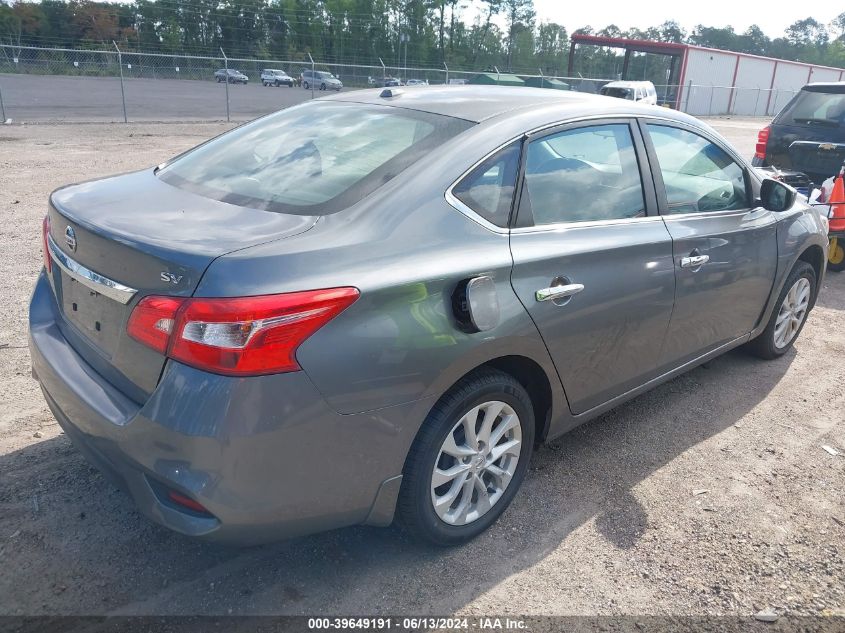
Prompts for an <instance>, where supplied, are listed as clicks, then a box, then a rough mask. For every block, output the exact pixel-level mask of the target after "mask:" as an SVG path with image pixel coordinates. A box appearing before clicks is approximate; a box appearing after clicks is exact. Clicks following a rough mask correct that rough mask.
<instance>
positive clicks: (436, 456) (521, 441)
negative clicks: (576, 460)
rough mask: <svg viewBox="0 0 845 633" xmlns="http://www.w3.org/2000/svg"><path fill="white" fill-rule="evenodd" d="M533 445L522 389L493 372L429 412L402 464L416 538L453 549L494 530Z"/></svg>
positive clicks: (402, 501) (464, 384)
mask: <svg viewBox="0 0 845 633" xmlns="http://www.w3.org/2000/svg"><path fill="white" fill-rule="evenodd" d="M533 445H534V414H533V409H532V406H531V399H530V398H529V396H528V393H527V392H526V391H525V388H524V387H523V386H522V385H521V384H520V383H519V382H517V381H516V380H515V379H514V378H513V377H512V376H509V375H508V374H505V373H502V372H500V371H495V370H482V371H478V372H475V373H473V374H470V375H469V376H467V377H466V378H464V379H462V380H461V381H460V382H459V383H458V384H457V385H455V386H454V387H453V388H452V389H451V390H450V391H449V392H448V393H447V394H446V395H445V396H443V398H441V399H440V401H439V402H438V403H437V405H435V407H434V408H433V409H432V411H431V413H430V414H429V415H428V418H426V421H425V422H424V423H423V426H422V428H421V429H420V432H419V434H418V436H417V438H416V440H414V444H413V446H412V447H411V451H410V452H409V454H408V458H407V460H406V462H405V469H404V473H403V478H402V487H401V490H400V493H399V502H398V507H397V512H398V519H399V522H400V523H401V524H402V525H403V527H405V528H406V529H407V530H408V531H409V532H410V533H412V534H413V535H414V536H417V537H419V538H421V539H424V540H427V541H429V542H431V543H434V544H437V545H454V544H458V543H462V542H464V541H467V540H469V539H472V538H474V537H475V536H477V535H478V534H480V533H481V532H483V531H484V530H486V529H487V528H488V527H490V526H491V525H492V524H493V523H494V522H495V521H496V520H497V519H498V518H499V516H501V514H502V513H503V512H504V511H505V510H506V509H507V507H508V505H509V504H510V502H511V501H512V500H513V497H514V496H515V495H516V492H517V490H518V489H519V486H520V485H521V484H522V480H523V479H524V478H525V473H526V471H527V470H528V461H529V458H530V457H531V451H532V449H533Z"/></svg>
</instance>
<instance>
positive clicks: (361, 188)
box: [158, 101, 472, 215]
mask: <svg viewBox="0 0 845 633" xmlns="http://www.w3.org/2000/svg"><path fill="white" fill-rule="evenodd" d="M471 125H472V123H470V122H469V121H464V120H463V119H456V118H452V117H446V116H441V115H434V114H428V113H424V112H416V111H413V110H404V109H400V108H395V107H389V106H372V105H362V104H355V103H338V102H326V101H323V102H320V101H314V102H311V103H307V104H303V105H300V106H295V107H292V108H288V109H286V110H281V111H280V112H277V113H275V114H271V115H270V116H266V117H264V118H261V119H258V120H257V121H253V122H252V123H249V124H247V125H244V126H241V127H239V128H237V129H235V130H232V131H231V132H228V133H227V134H223V135H222V136H219V137H218V138H216V139H213V140H211V141H209V142H208V143H205V144H204V145H201V146H199V147H198V148H196V149H194V150H192V151H190V152H188V153H187V154H184V155H182V156H180V157H178V158H176V159H175V160H174V161H173V162H171V163H170V164H168V165H166V166H165V167H164V168H162V169H160V170H159V171H158V176H159V178H161V179H162V180H163V181H164V182H167V183H169V184H172V185H175V186H177V187H182V188H184V189H188V190H190V191H192V192H194V193H198V194H200V195H202V196H206V197H208V198H213V199H215V200H220V201H222V202H229V203H231V204H236V205H239V206H245V207H252V208H257V209H265V210H268V211H278V212H281V213H298V214H303V215H322V214H328V213H333V212H335V211H339V210H340V209H344V208H346V207H349V206H351V205H353V204H355V203H356V202H358V201H359V200H361V199H362V198H363V197H364V196H366V195H368V194H369V193H371V192H373V191H374V190H375V189H377V188H378V187H379V186H381V185H382V184H384V183H385V182H387V181H388V180H390V179H391V178H393V177H394V176H396V175H397V174H399V173H400V172H401V171H402V170H404V169H406V168H407V167H408V166H409V165H411V164H413V163H414V162H416V161H417V160H419V159H420V158H421V157H422V156H424V155H426V154H427V153H428V152H430V151H431V150H432V149H434V148H436V147H438V146H440V145H442V144H443V143H444V142H446V141H447V140H449V139H450V138H452V137H453V136H455V135H456V134H459V133H460V132H463V131H464V130H466V129H467V128H469V127H470V126H471Z"/></svg>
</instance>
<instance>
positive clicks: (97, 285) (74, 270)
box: [47, 234, 138, 305]
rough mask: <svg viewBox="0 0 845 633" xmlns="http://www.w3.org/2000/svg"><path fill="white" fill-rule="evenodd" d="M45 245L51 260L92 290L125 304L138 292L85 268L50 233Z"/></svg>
mask: <svg viewBox="0 0 845 633" xmlns="http://www.w3.org/2000/svg"><path fill="white" fill-rule="evenodd" d="M47 245H48V247H49V249H50V256H51V258H52V260H53V262H54V263H55V264H56V265H57V266H58V267H59V268H61V269H62V270H63V271H64V272H65V274H67V275H68V276H69V277H71V278H72V279H75V280H76V281H78V282H79V283H81V284H82V285H83V286H86V287H87V288H90V289H91V290H93V291H94V292H96V293H98V294H101V295H103V296H106V297H108V298H109V299H114V300H115V301H117V302H118V303H122V304H123V305H126V304H127V303H129V302H130V301H131V300H132V297H134V296H135V294H136V293H137V292H138V291H137V290H136V289H135V288H130V287H129V286H124V285H123V284H122V283H120V282H117V281H114V280H113V279H109V278H108V277H104V276H103V275H100V274H99V273H95V272H94V271H93V270H91V269H90V268H86V267H85V266H83V265H82V264H80V263H79V262H78V261H76V260H75V259H72V258H70V257H68V256H67V255H66V254H65V253H64V252H63V251H62V250H61V249H60V248H59V247H58V245H57V244H56V242H55V240H53V236H52V235H49V234H48V235H47Z"/></svg>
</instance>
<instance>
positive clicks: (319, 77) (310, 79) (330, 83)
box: [300, 70, 343, 92]
mask: <svg viewBox="0 0 845 633" xmlns="http://www.w3.org/2000/svg"><path fill="white" fill-rule="evenodd" d="M300 82H301V83H302V87H303V88H305V89H306V90H310V89H311V86H314V88H317V89H318V90H337V91H338V92H339V91H340V90H341V89H342V88H343V83H342V82H341V81H340V79H338V78H337V77H335V76H334V75H332V74H331V73H329V72H325V71H322V70H303V71H302V75H301V77H300Z"/></svg>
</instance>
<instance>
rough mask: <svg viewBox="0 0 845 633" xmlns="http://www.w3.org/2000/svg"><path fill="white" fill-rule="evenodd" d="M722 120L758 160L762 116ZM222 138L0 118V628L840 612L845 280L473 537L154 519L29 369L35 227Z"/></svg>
mask: <svg viewBox="0 0 845 633" xmlns="http://www.w3.org/2000/svg"><path fill="white" fill-rule="evenodd" d="M712 123H713V124H714V126H716V127H717V128H718V129H719V130H720V131H722V132H723V133H725V134H726V135H727V136H728V137H729V138H730V139H731V140H732V141H733V142H735V143H736V144H737V145H738V146H739V147H740V149H741V151H742V152H743V153H744V154H748V153H749V152H750V151H753V145H754V140H755V138H756V131H757V129H759V127H761V124H760V122H759V121H755V120H714V121H712ZM224 129H225V126H224V125H222V124H190V125H188V124H149V125H129V126H125V125H114V124H112V125H106V124H102V125H61V126H17V125H13V126H0V213H2V222H0V292H1V293H2V294H0V296H2V301H0V615H3V614H5V615H39V614H124V615H126V614H156V615H157V614H216V615H226V614H378V613H392V614H409V613H410V614H452V613H461V614H467V615H472V614H491V613H494V614H572V615H577V614H585V615H594V614H608V615H614V614H638V615H647V614H658V615H660V614H673V615H677V614H689V615H719V614H729V615H742V616H747V615H750V614H753V613H756V612H758V611H760V610H762V609H767V608H770V609H773V610H775V612H777V613H778V614H779V615H780V616H784V615H787V616H788V615H796V614H798V615H839V616H845V502H844V501H843V490H845V386H844V385H845V370H843V367H845V365H843V358H845V318H844V317H843V315H845V313H844V312H843V310H845V274H839V275H836V274H835V273H831V274H828V276H827V279H826V281H825V284H824V287H823V289H822V291H821V295H820V298H819V302H818V305H817V306H816V308H815V310H814V311H813V313H812V315H811V317H810V319H809V322H808V323H807V325H806V328H805V329H804V331H803V333H802V335H801V337H800V339H799V340H798V342H797V344H796V346H795V349H794V350H793V351H791V352H790V353H789V354H787V355H786V356H785V357H784V358H782V359H780V360H777V361H773V362H762V361H759V360H757V359H755V358H752V357H750V356H747V355H745V354H744V353H743V352H741V351H735V352H732V353H729V354H727V355H726V356H724V357H721V358H718V359H716V360H714V361H712V362H710V363H708V364H707V365H706V366H704V367H701V368H699V369H696V370H694V371H692V372H690V373H689V374H686V375H684V376H682V377H680V378H677V379H676V380H673V381H672V382H670V383H668V384H666V385H663V386H662V387H660V388H658V389H656V390H654V391H652V392H651V393H648V394H646V395H644V396H642V397H639V398H637V399H636V400H634V401H632V402H630V403H629V404H627V405H624V406H622V407H620V408H618V409H617V410H615V411H613V412H611V413H609V414H606V415H604V416H603V417H601V418H600V419H598V420H596V421H594V422H591V423H589V424H587V425H585V426H583V427H581V428H580V429H578V430H576V431H574V432H572V433H571V434H569V435H568V436H566V437H564V438H562V439H561V440H559V441H557V442H556V443H555V444H554V445H553V446H550V447H546V448H543V449H541V450H539V451H538V452H537V453H536V454H535V456H534V458H533V461H532V466H531V470H530V473H529V475H528V478H527V480H526V481H525V484H524V486H523V489H522V491H521V492H520V494H519V495H518V496H517V498H516V500H515V502H514V503H513V505H512V506H511V508H510V509H509V510H508V512H507V513H506V514H505V516H504V517H503V518H502V520H501V521H499V522H498V524H497V525H495V526H494V527H493V528H492V529H491V530H489V531H488V532H487V533H486V534H484V535H482V536H481V537H480V538H478V539H477V540H476V541H474V542H472V543H470V544H468V545H465V546H463V547H459V548H456V549H451V550H435V549H429V548H427V547H423V546H421V545H418V544H415V543H413V542H411V541H409V540H407V539H406V538H405V537H404V536H403V535H402V534H401V533H400V532H398V531H397V530H395V529H392V528H391V529H376V528H364V527H360V528H350V529H345V530H339V531H335V532H330V533H326V534H319V535H315V536H311V537H306V538H300V539H296V540H292V541H287V542H282V543H279V544H275V545H270V546H265V547H260V548H252V549H243V550H239V549H231V548H223V547H220V546H214V545H207V544H201V543H198V542H195V541H192V540H189V539H187V538H185V537H182V536H179V535H177V534H174V533H171V532H169V531H167V530H165V529H163V528H160V527H157V526H156V525H154V524H152V523H150V522H149V521H147V520H146V519H144V518H143V517H141V516H139V515H138V514H137V513H136V512H135V510H134V509H133V506H132V504H131V503H130V501H129V499H128V498H127V497H126V496H124V494H122V493H121V492H119V491H117V490H115V489H113V488H112V487H111V486H110V485H109V484H107V483H106V482H105V481H104V480H103V478H102V477H101V476H100V475H99V474H98V473H97V472H96V471H95V470H94V469H93V468H90V467H89V466H88V465H87V464H86V462H85V461H84V460H83V459H82V457H81V456H80V455H79V453H77V451H76V450H74V448H73V447H72V446H71V444H70V442H69V441H68V439H67V438H66V437H65V436H64V435H63V434H62V432H61V431H60V429H59V427H58V425H57V424H56V423H55V421H54V420H53V417H52V416H51V414H50V413H49V411H48V409H47V406H46V405H45V403H44V400H43V398H42V396H41V393H40V391H39V389H38V387H37V385H36V383H35V382H34V381H33V380H32V379H31V378H30V373H29V356H28V353H27V349H26V314H27V302H28V298H29V294H30V291H31V288H32V287H33V284H34V281H35V277H36V275H37V273H38V270H39V268H40V266H41V253H40V249H41V247H40V239H39V235H40V230H41V227H40V223H41V219H42V217H43V215H44V212H45V201H46V199H47V195H48V193H49V191H50V190H52V189H53V188H55V187H57V186H59V185H62V184H65V183H68V182H71V181H78V180H83V179H89V178H93V177H96V176H101V175H106V174H109V173H113V172H119V171H127V170H131V169H135V168H140V167H142V166H147V165H153V164H156V163H158V162H161V161H162V160H164V159H166V158H168V157H169V156H171V155H173V154H176V153H177V152H179V151H181V150H183V149H186V148H188V147H190V146H192V145H194V144H196V143H198V142H199V141H201V140H203V139H205V138H207V137H208V136H210V135H213V134H216V133H218V132H221V131H222V130H224ZM823 446H829V447H832V449H834V451H838V452H839V453H840V454H839V455H832V454H830V453H829V452H827V451H826V450H824V449H823ZM702 491H703V492H702Z"/></svg>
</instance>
